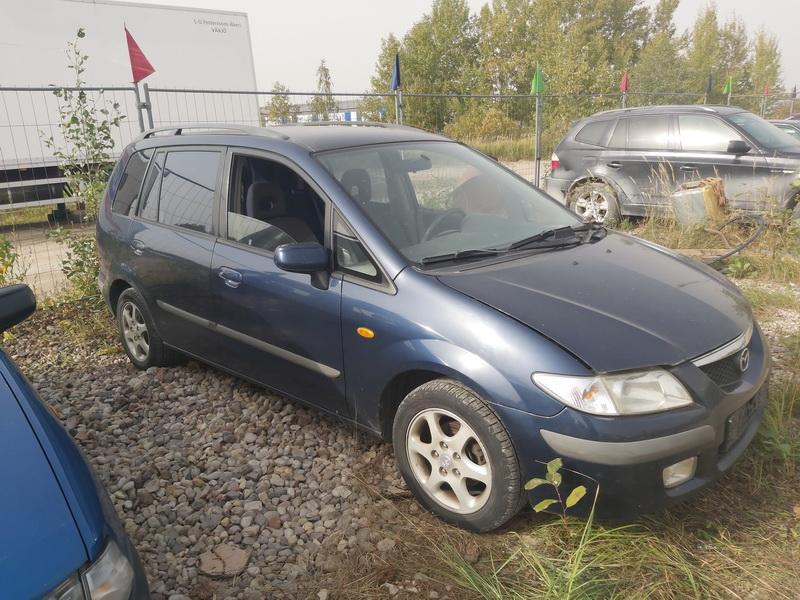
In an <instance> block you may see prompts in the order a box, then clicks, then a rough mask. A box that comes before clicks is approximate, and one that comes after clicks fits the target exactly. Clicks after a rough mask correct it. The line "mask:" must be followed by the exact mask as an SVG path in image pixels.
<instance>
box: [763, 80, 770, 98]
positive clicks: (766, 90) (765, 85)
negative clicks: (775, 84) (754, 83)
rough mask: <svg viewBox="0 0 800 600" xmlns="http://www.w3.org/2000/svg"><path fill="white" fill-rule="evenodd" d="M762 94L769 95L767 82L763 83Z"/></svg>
mask: <svg viewBox="0 0 800 600" xmlns="http://www.w3.org/2000/svg"><path fill="white" fill-rule="evenodd" d="M764 95H765V96H769V84H768V83H765V84H764Z"/></svg>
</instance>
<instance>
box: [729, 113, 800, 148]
mask: <svg viewBox="0 0 800 600" xmlns="http://www.w3.org/2000/svg"><path fill="white" fill-rule="evenodd" d="M727 118H728V120H730V121H731V122H732V123H733V124H734V125H736V126H737V127H739V128H741V129H742V130H744V132H745V133H746V134H747V135H749V136H750V137H751V138H753V139H754V140H755V141H756V142H757V143H758V144H759V145H760V146H761V147H762V148H764V149H766V150H789V151H792V152H800V142H798V141H797V140H796V139H794V138H793V137H792V136H790V135H789V134H788V133H786V132H785V131H781V130H780V129H778V128H777V127H775V125H773V124H772V123H770V122H769V121H765V120H764V119H762V118H761V117H757V116H756V115H754V114H753V113H749V112H740V113H734V114H732V115H729V116H728V117H727Z"/></svg>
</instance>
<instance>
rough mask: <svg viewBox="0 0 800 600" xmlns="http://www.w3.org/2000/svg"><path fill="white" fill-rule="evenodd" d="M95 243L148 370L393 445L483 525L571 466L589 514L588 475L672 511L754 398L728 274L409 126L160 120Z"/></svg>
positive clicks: (723, 462)
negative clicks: (280, 400)
mask: <svg viewBox="0 0 800 600" xmlns="http://www.w3.org/2000/svg"><path fill="white" fill-rule="evenodd" d="M97 239H98V245H99V253H100V283H101V287H102V290H103V293H104V295H105V298H106V300H107V302H108V305H109V306H110V308H111V310H112V312H113V313H114V315H115V317H116V319H117V322H118V325H119V333H120V337H121V339H122V343H123V346H124V348H125V351H126V353H127V354H128V356H129V357H130V360H131V361H132V362H133V364H134V365H136V366H137V367H138V368H140V369H146V368H148V367H151V366H156V365H167V364H169V363H171V362H173V361H174V360H175V359H176V357H178V356H180V355H188V356H191V357H194V358H196V359H198V360H200V361H203V362H205V363H208V364H210V365H213V366H215V367H218V368H220V369H223V370H225V371H228V372H230V373H233V374H236V375H238V376H240V377H242V378H245V379H248V380H250V381H253V382H256V383H258V384H261V385H263V386H266V387H268V388H271V389H273V390H276V391H277V392H280V393H281V394H284V395H286V396H287V397H290V398H294V399H296V400H297V401H300V402H303V403H307V404H312V405H314V406H316V407H318V408H320V409H321V410H323V411H326V412H328V413H331V414H333V415H336V416H338V417H340V418H341V419H344V420H347V421H350V422H352V423H354V424H356V425H357V426H359V427H360V428H363V429H364V430H366V431H369V432H372V433H374V434H377V435H378V436H381V437H383V438H385V439H387V440H391V442H392V443H393V445H394V451H395V456H396V460H397V464H398V467H399V470H400V471H401V473H402V475H403V477H404V478H405V481H406V482H407V484H408V486H409V488H410V489H411V490H412V491H413V493H414V494H415V496H416V497H417V498H418V500H419V501H420V502H421V503H422V504H423V505H424V506H425V507H426V508H428V509H430V510H431V511H433V512H434V513H436V514H437V515H439V516H440V517H441V518H442V519H444V520H446V521H448V522H451V523H455V524H457V525H460V526H462V527H465V528H467V529H471V530H474V531H488V530H491V529H494V528H496V527H499V526H500V525H502V524H503V523H505V522H506V521H507V520H508V519H510V518H511V517H512V516H513V515H514V514H515V513H517V511H518V510H519V509H520V508H521V507H522V506H523V505H524V503H525V502H526V501H537V502H538V501H539V500H541V499H542V498H544V497H547V491H545V489H544V488H545V487H546V486H540V487H538V488H536V489H534V490H532V491H530V492H527V491H525V489H524V485H525V482H526V481H528V480H530V479H531V478H533V477H541V476H542V475H543V473H544V471H545V466H544V464H545V463H546V462H547V461H549V460H552V459H554V458H557V457H559V458H561V459H562V460H563V464H564V467H565V468H564V471H563V477H564V480H563V484H562V485H564V486H565V488H568V489H571V486H575V485H586V486H587V487H589V489H590V493H589V494H588V495H587V496H586V498H585V499H584V500H583V501H582V502H579V503H578V505H577V506H576V507H575V508H574V510H578V511H580V510H583V511H588V510H589V509H590V508H591V506H592V502H591V499H592V497H593V496H594V494H593V492H592V491H591V490H593V489H596V488H597V486H599V494H598V496H597V497H598V501H597V505H596V510H597V512H598V514H599V515H601V516H619V517H623V518H624V517H629V516H631V515H634V514H638V513H642V512H648V511H654V510H658V509H660V508H662V507H663V506H665V505H667V504H668V503H670V502H672V501H675V500H679V499H682V498H685V497H687V496H688V495H690V494H692V493H693V492H696V491H697V490H700V489H701V488H703V487H705V486H707V485H709V484H710V483H711V482H713V481H714V480H715V479H717V478H718V477H719V476H720V475H721V474H722V473H724V472H725V471H726V470H728V469H729V468H730V467H731V465H732V464H733V463H734V462H735V461H736V459H737V458H739V457H740V456H741V455H742V453H743V452H744V450H745V448H746V447H747V445H748V444H749V443H750V441H751V440H752V439H753V436H754V435H755V433H756V429H757V428H758V425H759V423H760V421H761V418H762V414H763V411H764V404H765V402H766V394H767V390H766V381H767V375H768V370H769V362H770V359H769V352H768V349H767V346H766V343H765V341H764V338H763V336H762V334H761V331H760V329H759V327H758V324H757V323H756V322H755V320H754V319H753V315H752V312H751V310H750V307H749V306H748V304H747V302H746V301H745V299H744V298H743V297H742V295H741V294H740V293H739V292H738V291H737V289H736V288H735V287H734V286H733V285H732V284H731V283H730V282H728V280H726V279H725V278H724V277H723V276H721V275H719V274H718V273H716V272H715V271H713V270H711V269H710V268H708V267H706V266H704V265H701V264H699V263H697V262H693V261H691V260H689V259H686V258H683V257H681V256H679V255H677V254H675V253H673V252H671V251H669V250H666V249H664V248H662V247H660V246H657V245H655V244H652V243H649V242H646V241H642V240H639V239H636V238H633V237H631V236H628V235H623V234H620V233H615V232H612V231H608V230H606V229H605V228H604V227H603V226H601V225H598V224H594V223H585V222H582V221H581V220H579V218H578V217H577V216H576V215H575V214H574V213H573V212H571V211H569V210H567V209H566V208H565V207H564V206H562V205H560V204H559V203H558V202H556V201H555V200H553V199H552V198H550V197H549V196H547V195H545V194H544V193H542V192H540V191H539V190H538V189H536V188H535V187H533V186H531V184H529V183H528V182H527V181H525V180H524V179H521V178H520V177H518V176H516V175H515V174H514V173H512V172H511V171H509V170H507V169H505V168H504V167H503V166H501V165H500V164H498V163H497V162H496V161H494V160H492V159H491V158H489V157H486V156H484V155H482V154H480V153H478V152H476V151H474V150H471V149H470V148H468V147H467V146H464V145H462V144H459V143H456V142H454V141H451V140H449V139H447V138H444V137H441V136H438V135H433V134H430V133H425V132H423V131H419V130H417V129H413V128H409V127H400V126H391V125H383V124H361V123H359V124H310V125H287V126H277V127H272V128H248V127H233V128H232V127H231V126H228V125H219V126H216V125H209V124H205V125H200V126H197V125H195V126H186V127H182V128H175V129H171V130H154V131H150V132H147V133H145V134H143V135H142V136H141V137H139V139H137V140H136V141H135V142H134V143H132V144H131V145H130V146H128V147H127V148H126V149H125V150H124V152H123V153H122V157H121V159H120V161H119V164H118V165H117V166H116V168H115V169H114V171H113V173H112V175H111V178H110V181H109V185H108V190H107V192H106V195H105V199H104V201H103V205H102V208H101V211H100V216H99V222H98V226H97ZM550 493H552V490H550ZM552 508H553V509H556V508H558V507H557V506H553V507H552Z"/></svg>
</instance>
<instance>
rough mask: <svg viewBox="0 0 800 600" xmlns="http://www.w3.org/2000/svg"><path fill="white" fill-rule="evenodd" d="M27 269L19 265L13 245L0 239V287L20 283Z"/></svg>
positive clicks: (3, 238) (2, 238) (4, 239)
mask: <svg viewBox="0 0 800 600" xmlns="http://www.w3.org/2000/svg"><path fill="white" fill-rule="evenodd" d="M26 271H27V269H26V268H25V267H24V266H21V265H20V260H19V254H17V252H16V250H14V245H13V244H12V243H11V242H10V241H9V240H7V239H6V238H5V237H0V286H4V285H10V284H12V283H18V282H21V281H22V280H23V279H24V278H25V273H26Z"/></svg>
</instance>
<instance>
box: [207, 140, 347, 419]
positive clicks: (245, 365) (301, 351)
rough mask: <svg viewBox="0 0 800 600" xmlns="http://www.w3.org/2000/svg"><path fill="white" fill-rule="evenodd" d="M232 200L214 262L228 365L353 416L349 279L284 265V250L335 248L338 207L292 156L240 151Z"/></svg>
mask: <svg viewBox="0 0 800 600" xmlns="http://www.w3.org/2000/svg"><path fill="white" fill-rule="evenodd" d="M226 164H227V167H226V173H227V175H226V177H225V181H226V183H227V187H228V190H227V201H226V200H225V199H224V198H223V201H222V202H221V209H220V213H221V214H220V222H221V223H222V224H223V226H222V228H221V231H220V237H219V239H218V241H217V244H216V246H215V249H214V256H213V260H212V265H211V289H212V292H213V294H214V298H215V303H216V308H215V317H214V320H215V322H216V332H217V335H218V339H219V346H218V347H217V349H216V351H215V352H214V354H213V359H212V360H214V362H216V363H218V364H219V365H221V366H223V367H225V368H227V369H230V370H232V371H235V372H236V373H239V374H241V375H244V376H246V377H248V378H250V379H253V380H255V381H257V382H259V383H262V384H265V385H267V386H269V387H271V388H273V389H276V390H279V391H281V392H283V393H285V394H288V395H290V396H293V397H296V398H299V399H302V400H305V401H310V402H313V403H315V404H318V405H319V406H320V407H322V408H323V409H326V410H329V411H331V412H334V413H336V414H343V415H347V413H348V411H347V409H346V405H345V400H344V398H345V386H344V374H343V368H342V336H341V322H340V318H341V315H340V310H341V282H340V280H338V279H336V278H331V279H330V280H328V281H326V282H324V283H322V284H321V283H320V282H319V281H317V280H314V281H312V276H310V275H305V274H300V273H288V272H286V271H282V270H281V269H279V268H278V267H276V266H275V262H274V260H273V252H274V250H275V248H277V247H278V246H280V245H281V244H287V243H293V242H319V243H322V244H326V237H327V236H326V230H327V229H328V227H327V225H326V224H327V222H328V214H329V213H330V209H329V208H328V203H327V202H326V201H324V200H323V199H322V197H321V194H320V192H319V190H318V189H317V188H316V187H315V186H314V185H312V184H311V183H310V179H309V178H307V177H305V176H304V175H301V174H300V173H299V172H298V170H297V168H296V167H294V166H293V165H291V164H290V163H289V162H288V161H286V160H285V159H282V158H280V157H276V156H272V155H270V154H266V153H259V152H256V151H247V150H242V151H238V150H235V151H231V152H230V153H229V156H228V159H227V161H226Z"/></svg>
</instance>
